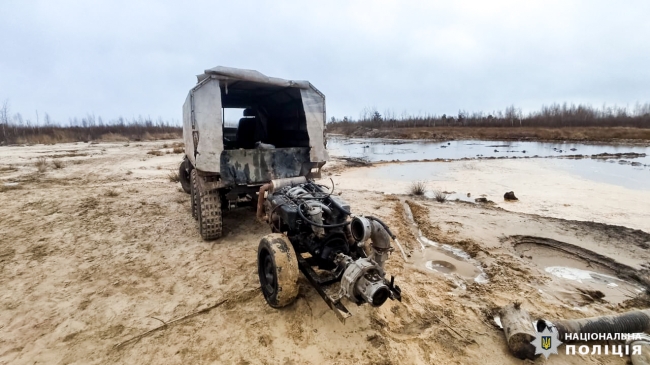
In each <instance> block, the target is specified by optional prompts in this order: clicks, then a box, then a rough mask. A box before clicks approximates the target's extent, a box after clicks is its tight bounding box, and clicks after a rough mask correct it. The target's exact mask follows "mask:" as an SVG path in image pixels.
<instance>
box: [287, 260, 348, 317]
mask: <svg viewBox="0 0 650 365" xmlns="http://www.w3.org/2000/svg"><path fill="white" fill-rule="evenodd" d="M298 267H299V268H300V271H301V272H302V273H303V275H305V277H306V278H307V280H309V283H311V285H312V286H313V287H314V289H316V291H317V292H318V294H320V296H321V298H323V300H324V301H325V303H327V305H328V306H329V307H330V308H331V309H332V310H333V311H334V313H335V314H336V316H337V317H338V319H339V320H340V321H341V322H342V323H344V324H345V320H346V319H347V318H350V317H351V316H352V313H350V311H348V309H347V308H345V306H344V305H343V304H342V303H341V302H340V301H339V298H332V297H330V296H329V295H328V294H327V293H326V292H325V290H324V289H323V286H322V285H321V284H320V283H319V282H318V279H317V278H316V277H315V275H316V273H315V272H314V270H312V268H311V267H310V266H309V264H308V263H307V261H305V259H303V258H302V257H300V256H298Z"/></svg>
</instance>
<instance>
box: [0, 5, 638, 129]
mask: <svg viewBox="0 0 650 365" xmlns="http://www.w3.org/2000/svg"><path fill="white" fill-rule="evenodd" d="M649 11H650V3H648V2H645V1H627V2H618V3H614V2H609V1H577V2H570V3H567V2H561V1H525V2H522V1H491V2H486V1H474V2H448V1H447V2H433V3H430V2H427V1H421V2H409V1H405V2H397V1H328V2H303V1H240V2H233V1H216V2H215V1H193V2H189V1H188V2H177V1H160V2H155V1H137V2H134V1H92V2H87V1H56V2H53V1H12V0H10V1H8V2H5V3H4V4H3V16H2V20H1V21H0V34H1V36H0V49H1V50H2V56H0V99H3V100H4V99H10V101H11V105H12V110H13V111H14V112H18V111H20V112H22V113H23V114H24V115H25V116H26V117H29V118H31V119H34V118H35V117H34V116H33V115H34V111H35V110H38V111H39V112H40V113H42V112H49V113H50V115H51V116H52V117H53V119H54V120H57V121H63V122H65V121H67V118H68V117H72V116H82V115H85V114H86V113H88V112H90V113H95V114H97V115H102V116H103V117H104V118H115V117H118V116H120V115H122V116H125V117H132V116H138V115H145V116H146V115H150V116H152V117H154V118H157V117H158V116H160V117H163V118H164V119H176V120H179V119H180V115H181V105H182V103H183V100H184V98H185V95H186V93H187V91H188V89H189V88H190V87H191V86H192V85H193V84H194V82H195V77H194V76H195V75H196V74H198V73H201V72H202V71H203V70H204V69H206V68H210V67H214V66H216V65H226V66H232V67H241V68H252V69H256V70H259V71H261V72H263V73H265V74H267V75H270V76H277V77H286V78H292V79H307V80H310V81H311V82H312V83H313V84H314V85H316V86H317V87H318V88H319V89H321V90H322V91H323V92H324V93H325V94H326V95H327V101H328V112H329V115H335V116H338V117H342V116H344V115H348V116H354V117H356V116H358V115H359V112H360V111H361V109H363V108H364V107H366V106H376V107H377V108H378V109H379V110H380V111H383V110H385V109H391V110H393V111H394V112H395V113H397V114H398V115H399V114H400V113H402V112H403V111H406V112H409V113H416V114H417V113H437V114H442V113H455V112H456V111H458V110H459V109H466V110H477V111H478V110H483V111H486V112H489V111H491V110H494V109H501V108H504V107H506V106H508V105H510V104H515V105H517V106H521V107H522V108H524V110H530V109H536V108H539V107H540V106H541V105H542V104H545V103H546V104H548V103H551V102H564V101H568V102H584V103H591V104H594V105H601V104H602V103H604V102H607V103H609V104H614V103H617V104H619V105H625V104H633V103H635V102H636V101H641V102H646V101H648V100H649V99H650V88H648V85H649V84H650V69H649V68H648V67H647V65H648V64H650V48H648V47H647V45H646V44H647V40H646V39H647V35H648V34H650V22H647V21H646V17H647V14H649Z"/></svg>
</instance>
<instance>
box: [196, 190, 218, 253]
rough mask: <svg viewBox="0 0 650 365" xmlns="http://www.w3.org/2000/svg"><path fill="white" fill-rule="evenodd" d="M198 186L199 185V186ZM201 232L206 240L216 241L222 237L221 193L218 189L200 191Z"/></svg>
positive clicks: (198, 206)
mask: <svg viewBox="0 0 650 365" xmlns="http://www.w3.org/2000/svg"><path fill="white" fill-rule="evenodd" d="M197 185H198V184H197ZM196 190H198V195H197V197H198V204H197V208H198V217H199V232H200V233H201V237H203V239H204V240H206V241H208V240H216V239H217V238H219V237H221V229H222V226H223V224H222V219H221V193H220V192H219V190H217V189H212V190H208V191H201V188H200V187H199V188H198V189H196Z"/></svg>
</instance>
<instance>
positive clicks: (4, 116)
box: [0, 99, 9, 142]
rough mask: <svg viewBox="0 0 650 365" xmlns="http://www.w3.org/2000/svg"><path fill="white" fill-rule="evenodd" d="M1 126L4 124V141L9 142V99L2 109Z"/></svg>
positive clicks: (0, 114)
mask: <svg viewBox="0 0 650 365" xmlns="http://www.w3.org/2000/svg"><path fill="white" fill-rule="evenodd" d="M0 124H2V140H3V141H5V142H6V141H7V128H9V99H5V101H4V103H2V109H0Z"/></svg>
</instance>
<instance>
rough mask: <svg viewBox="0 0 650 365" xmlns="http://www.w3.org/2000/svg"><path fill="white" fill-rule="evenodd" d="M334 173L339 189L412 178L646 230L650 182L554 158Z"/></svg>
mask: <svg viewBox="0 0 650 365" xmlns="http://www.w3.org/2000/svg"><path fill="white" fill-rule="evenodd" d="M577 162H580V161H577ZM560 163H561V161H560ZM628 168H631V167H628ZM641 172H644V173H647V175H648V180H647V181H650V171H641ZM334 175H337V174H334ZM333 177H334V178H335V179H336V183H337V188H339V189H344V190H348V189H349V190H367V191H375V192H383V193H388V194H407V193H408V191H409V187H410V185H411V183H412V182H413V181H416V180H420V181H426V183H427V188H428V189H429V190H430V191H432V190H440V191H448V192H452V191H453V192H456V193H458V194H459V195H463V196H466V195H467V193H470V195H471V196H470V198H472V199H473V198H478V197H481V196H485V197H486V198H487V199H488V200H492V201H494V202H495V203H496V204H497V206H499V207H502V208H504V209H507V210H511V211H515V212H522V213H528V214H539V215H541V216H549V217H556V218H563V219H571V220H582V221H594V222H601V223H607V224H613V225H622V226H625V227H630V228H635V229H641V230H644V231H646V232H650V186H649V189H631V188H626V187H623V186H618V185H614V184H609V183H604V182H597V181H593V180H591V179H587V178H584V177H582V176H581V175H580V174H576V173H572V172H571V171H570V170H567V169H564V168H559V167H558V165H557V162H556V161H554V160H540V159H526V160H477V161H454V162H447V163H441V162H414V163H392V164H382V165H380V166H377V167H356V168H350V169H348V170H346V171H345V173H343V174H340V176H333ZM508 191H514V192H515V195H516V196H517V197H518V198H519V201H516V202H506V201H504V199H503V194H504V193H506V192H508Z"/></svg>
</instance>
